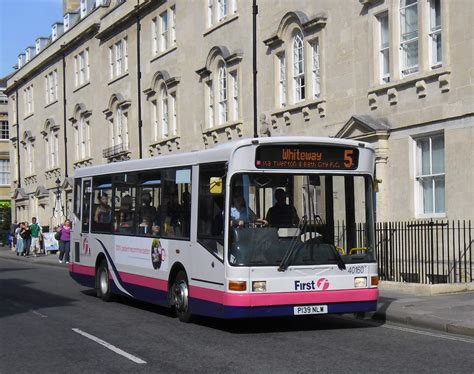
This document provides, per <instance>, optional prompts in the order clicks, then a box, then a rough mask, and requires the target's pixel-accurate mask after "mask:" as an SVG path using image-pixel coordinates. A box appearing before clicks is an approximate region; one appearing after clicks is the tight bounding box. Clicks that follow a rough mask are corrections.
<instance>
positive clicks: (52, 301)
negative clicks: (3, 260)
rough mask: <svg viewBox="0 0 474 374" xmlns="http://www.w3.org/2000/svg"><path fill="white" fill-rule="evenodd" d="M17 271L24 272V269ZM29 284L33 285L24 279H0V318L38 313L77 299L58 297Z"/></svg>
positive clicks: (66, 304)
mask: <svg viewBox="0 0 474 374" xmlns="http://www.w3.org/2000/svg"><path fill="white" fill-rule="evenodd" d="M2 270H5V269H2ZM8 270H10V271H11V270H14V269H8ZM18 270H25V268H22V269H18ZM31 284H34V283H33V282H28V281H25V280H24V279H15V278H9V279H0V290H1V294H0V318H5V317H9V316H12V315H15V314H21V313H27V312H30V311H32V310H34V311H38V310H41V309H47V308H53V307H64V306H68V305H71V304H72V303H73V302H76V301H77V299H71V298H67V297H63V296H59V295H57V294H53V293H50V292H45V291H42V290H40V289H38V288H33V287H30V285H31Z"/></svg>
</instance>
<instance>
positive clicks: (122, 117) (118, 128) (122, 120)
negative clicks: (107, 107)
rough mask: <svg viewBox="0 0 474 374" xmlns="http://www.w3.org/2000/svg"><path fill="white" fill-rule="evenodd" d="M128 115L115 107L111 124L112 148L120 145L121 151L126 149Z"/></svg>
mask: <svg viewBox="0 0 474 374" xmlns="http://www.w3.org/2000/svg"><path fill="white" fill-rule="evenodd" d="M127 115H128V113H127V112H126V111H125V110H123V109H122V108H121V107H117V109H116V111H115V115H114V118H113V122H112V139H111V140H112V146H118V145H122V146H123V150H127V149H128V118H127Z"/></svg>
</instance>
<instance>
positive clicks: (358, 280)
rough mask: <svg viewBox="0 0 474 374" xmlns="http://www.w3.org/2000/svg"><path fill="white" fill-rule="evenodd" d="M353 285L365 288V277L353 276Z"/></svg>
mask: <svg viewBox="0 0 474 374" xmlns="http://www.w3.org/2000/svg"><path fill="white" fill-rule="evenodd" d="M354 287H355V288H366V287H367V277H355V278H354Z"/></svg>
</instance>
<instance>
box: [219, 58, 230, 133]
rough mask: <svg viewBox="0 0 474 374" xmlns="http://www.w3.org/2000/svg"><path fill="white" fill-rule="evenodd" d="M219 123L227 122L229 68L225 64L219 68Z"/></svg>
mask: <svg viewBox="0 0 474 374" xmlns="http://www.w3.org/2000/svg"><path fill="white" fill-rule="evenodd" d="M218 90H219V125H222V124H224V123H226V122H227V118H228V108H227V69H226V68H225V66H221V67H220V68H219V88H218Z"/></svg>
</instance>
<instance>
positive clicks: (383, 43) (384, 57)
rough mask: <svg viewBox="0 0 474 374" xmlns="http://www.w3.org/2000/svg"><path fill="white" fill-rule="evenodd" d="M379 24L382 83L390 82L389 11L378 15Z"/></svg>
mask: <svg viewBox="0 0 474 374" xmlns="http://www.w3.org/2000/svg"><path fill="white" fill-rule="evenodd" d="M377 20H378V26H379V40H380V43H379V72H380V83H388V82H390V30H389V23H388V13H383V14H381V15H379V16H378V17H377Z"/></svg>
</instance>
